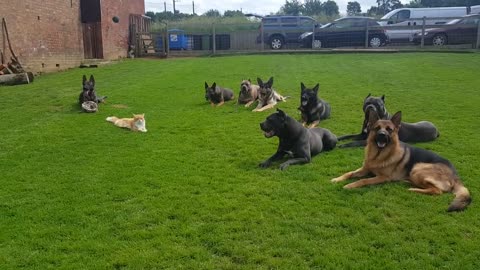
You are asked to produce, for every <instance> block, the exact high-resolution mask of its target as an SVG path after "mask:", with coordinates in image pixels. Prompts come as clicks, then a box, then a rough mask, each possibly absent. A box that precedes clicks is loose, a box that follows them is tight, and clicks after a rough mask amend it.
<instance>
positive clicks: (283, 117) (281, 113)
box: [277, 108, 287, 119]
mask: <svg viewBox="0 0 480 270" xmlns="http://www.w3.org/2000/svg"><path fill="white" fill-rule="evenodd" d="M277 113H278V115H280V117H281V118H282V119H285V116H287V115H286V114H285V112H284V111H282V110H280V109H279V108H277Z"/></svg>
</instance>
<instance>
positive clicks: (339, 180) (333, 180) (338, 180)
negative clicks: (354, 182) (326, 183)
mask: <svg viewBox="0 0 480 270" xmlns="http://www.w3.org/2000/svg"><path fill="white" fill-rule="evenodd" d="M341 181H343V180H342V179H341V178H340V177H336V178H333V179H331V180H330V182H332V183H338V182H341Z"/></svg>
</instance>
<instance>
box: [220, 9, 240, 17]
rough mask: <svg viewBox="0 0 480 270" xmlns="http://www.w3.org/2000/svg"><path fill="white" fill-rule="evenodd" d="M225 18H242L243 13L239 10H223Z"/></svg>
mask: <svg viewBox="0 0 480 270" xmlns="http://www.w3.org/2000/svg"><path fill="white" fill-rule="evenodd" d="M223 16H225V17H236V16H244V14H243V12H242V11H240V10H225V12H224V13H223Z"/></svg>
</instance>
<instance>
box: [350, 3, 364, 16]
mask: <svg viewBox="0 0 480 270" xmlns="http://www.w3.org/2000/svg"><path fill="white" fill-rule="evenodd" d="M360 13H362V8H361V7H360V3H358V2H357V1H354V2H348V4H347V14H348V15H350V16H353V15H358V14H360Z"/></svg>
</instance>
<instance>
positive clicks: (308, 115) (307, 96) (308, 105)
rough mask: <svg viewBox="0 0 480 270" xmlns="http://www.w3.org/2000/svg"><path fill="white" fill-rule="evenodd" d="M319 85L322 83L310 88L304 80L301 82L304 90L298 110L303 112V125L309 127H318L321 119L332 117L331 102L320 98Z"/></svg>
mask: <svg viewBox="0 0 480 270" xmlns="http://www.w3.org/2000/svg"><path fill="white" fill-rule="evenodd" d="M319 87H320V85H319V84H318V83H317V85H315V87H313V88H312V89H310V88H306V87H305V85H304V84H303V82H302V83H300V88H301V91H302V92H301V97H300V107H298V110H300V112H301V113H302V123H303V126H306V127H308V128H313V127H316V126H317V125H318V124H319V123H320V120H325V119H327V118H328V117H330V111H331V107H330V104H329V103H328V102H326V101H324V100H322V99H320V98H318V88H319Z"/></svg>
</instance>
